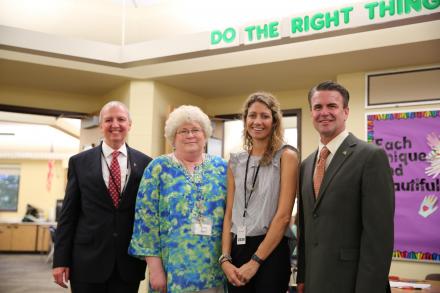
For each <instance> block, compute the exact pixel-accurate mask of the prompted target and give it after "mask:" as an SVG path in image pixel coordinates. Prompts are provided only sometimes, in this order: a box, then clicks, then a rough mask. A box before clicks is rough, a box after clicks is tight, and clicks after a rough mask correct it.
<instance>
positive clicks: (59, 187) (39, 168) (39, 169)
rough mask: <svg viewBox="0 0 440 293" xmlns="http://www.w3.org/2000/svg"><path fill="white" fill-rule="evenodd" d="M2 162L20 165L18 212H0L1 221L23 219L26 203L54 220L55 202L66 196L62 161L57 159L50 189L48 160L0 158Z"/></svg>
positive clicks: (0, 162)
mask: <svg viewBox="0 0 440 293" xmlns="http://www.w3.org/2000/svg"><path fill="white" fill-rule="evenodd" d="M0 164H8V165H13V164H18V165H19V166H20V187H19V191H18V210H17V212H0V221H1V220H18V221H21V219H22V218H23V217H24V215H25V213H26V204H30V205H32V206H34V207H36V208H39V209H42V210H43V212H44V217H45V218H46V219H49V220H54V217H55V214H54V209H55V202H56V200H57V199H62V198H63V197H64V186H65V173H64V172H65V169H64V168H63V166H62V161H55V167H54V169H53V177H52V187H51V190H50V191H48V190H47V188H46V182H47V180H46V178H47V173H48V161H47V160H0Z"/></svg>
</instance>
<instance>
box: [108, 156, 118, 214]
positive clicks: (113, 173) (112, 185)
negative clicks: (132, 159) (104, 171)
mask: <svg viewBox="0 0 440 293" xmlns="http://www.w3.org/2000/svg"><path fill="white" fill-rule="evenodd" d="M118 156H119V151H114V152H113V153H112V162H111V164H110V174H109V177H108V180H109V181H108V191H109V192H110V196H111V197H112V200H113V204H114V205H115V207H118V204H119V193H120V190H121V168H120V167H119V162H118Z"/></svg>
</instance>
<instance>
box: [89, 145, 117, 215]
mask: <svg viewBox="0 0 440 293" xmlns="http://www.w3.org/2000/svg"><path fill="white" fill-rule="evenodd" d="M95 149H96V151H95V152H94V153H93V158H92V160H93V168H95V170H94V172H93V173H94V174H96V177H95V178H97V184H99V190H101V192H99V194H100V196H102V197H103V200H104V202H106V203H107V204H108V205H111V206H112V207H113V208H114V205H113V200H112V198H111V196H110V192H109V191H108V188H107V186H106V185H105V181H104V175H103V174H102V160H105V158H104V155H103V154H102V143H101V145H100V146H97V147H95Z"/></svg>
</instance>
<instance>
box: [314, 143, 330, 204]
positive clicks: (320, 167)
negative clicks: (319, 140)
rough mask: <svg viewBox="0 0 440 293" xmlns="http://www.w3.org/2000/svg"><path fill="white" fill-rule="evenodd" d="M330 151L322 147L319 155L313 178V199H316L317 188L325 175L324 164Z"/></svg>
mask: <svg viewBox="0 0 440 293" xmlns="http://www.w3.org/2000/svg"><path fill="white" fill-rule="evenodd" d="M328 155H330V151H329V150H328V148H327V147H326V146H324V147H323V148H322V150H321V152H320V153H319V159H318V163H317V164H316V170H315V175H314V176H313V189H314V190H315V197H316V198H318V194H319V188H320V187H321V183H322V179H323V178H324V173H325V162H326V160H327V157H328Z"/></svg>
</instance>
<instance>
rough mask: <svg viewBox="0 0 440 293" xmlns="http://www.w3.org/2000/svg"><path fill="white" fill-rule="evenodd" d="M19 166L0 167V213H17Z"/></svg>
mask: <svg viewBox="0 0 440 293" xmlns="http://www.w3.org/2000/svg"><path fill="white" fill-rule="evenodd" d="M19 183H20V166H19V165H0V211H11V212H16V211H17V205H18V187H19Z"/></svg>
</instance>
